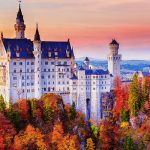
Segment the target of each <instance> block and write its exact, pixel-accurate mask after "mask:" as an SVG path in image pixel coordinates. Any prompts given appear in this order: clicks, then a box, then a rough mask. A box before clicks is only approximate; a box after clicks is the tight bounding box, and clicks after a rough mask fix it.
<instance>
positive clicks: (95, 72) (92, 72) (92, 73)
mask: <svg viewBox="0 0 150 150" xmlns="http://www.w3.org/2000/svg"><path fill="white" fill-rule="evenodd" d="M85 74H86V75H103V74H109V71H108V70H102V69H96V70H95V69H94V70H91V69H90V70H85Z"/></svg>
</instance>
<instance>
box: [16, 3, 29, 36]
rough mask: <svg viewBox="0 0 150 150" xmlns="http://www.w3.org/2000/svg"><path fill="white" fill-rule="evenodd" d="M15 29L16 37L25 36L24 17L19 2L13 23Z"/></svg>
mask: <svg viewBox="0 0 150 150" xmlns="http://www.w3.org/2000/svg"><path fill="white" fill-rule="evenodd" d="M14 27H15V31H16V39H24V38H25V29H26V25H25V24H24V19H23V15H22V11H21V5H20V4H19V10H18V13H17V18H16V24H15V25H14Z"/></svg>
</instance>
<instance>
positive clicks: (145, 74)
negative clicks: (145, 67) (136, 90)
mask: <svg viewBox="0 0 150 150" xmlns="http://www.w3.org/2000/svg"><path fill="white" fill-rule="evenodd" d="M142 74H143V76H144V77H147V76H149V75H150V73H149V72H148V71H147V72H146V71H143V72H142Z"/></svg>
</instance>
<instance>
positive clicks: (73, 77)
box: [70, 74, 78, 80]
mask: <svg viewBox="0 0 150 150" xmlns="http://www.w3.org/2000/svg"><path fill="white" fill-rule="evenodd" d="M70 79H71V80H77V79H78V78H77V76H76V75H75V74H73V76H72V77H71V78H70Z"/></svg>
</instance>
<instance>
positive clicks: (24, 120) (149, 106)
mask: <svg viewBox="0 0 150 150" xmlns="http://www.w3.org/2000/svg"><path fill="white" fill-rule="evenodd" d="M114 95H115V105H114V109H113V117H112V118H110V119H108V120H102V121H101V122H99V123H98V124H96V123H94V122H93V121H92V120H89V122H86V121H85V117H84V115H83V114H82V113H81V112H79V111H76V106H75V104H74V103H73V104H72V106H70V105H64V103H63V100H62V98H61V97H60V96H57V95H54V94H46V95H43V96H42V97H41V99H39V100H36V99H29V100H24V99H20V100H18V102H17V103H15V104H12V101H11V99H10V102H9V108H8V107H7V105H8V104H5V102H4V99H3V97H2V96H1V97H0V150H3V149H6V150H36V149H38V150H80V149H86V150H95V149H97V150H101V149H102V150H149V149H150V78H147V79H145V80H144V81H139V80H138V78H137V76H136V75H135V76H134V78H133V82H132V83H131V85H130V86H125V85H122V84H121V82H120V80H119V78H117V79H116V80H115V89H114Z"/></svg>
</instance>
